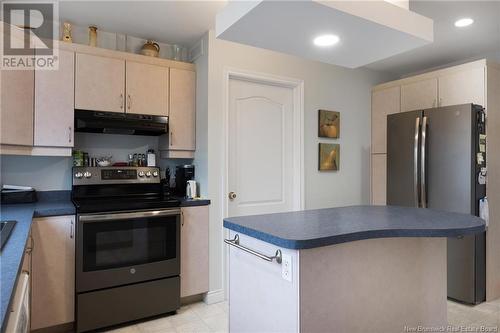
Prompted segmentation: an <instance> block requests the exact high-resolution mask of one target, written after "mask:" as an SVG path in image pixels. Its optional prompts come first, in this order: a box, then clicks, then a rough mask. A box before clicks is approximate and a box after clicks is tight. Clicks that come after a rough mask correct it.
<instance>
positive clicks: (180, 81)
mask: <svg viewBox="0 0 500 333" xmlns="http://www.w3.org/2000/svg"><path fill="white" fill-rule="evenodd" d="M195 101H196V73H195V72H193V71H190V70H184V69H177V68H171V69H170V108H169V137H168V146H167V147H166V149H167V150H171V151H190V152H193V151H194V150H195V149H196V102H195Z"/></svg>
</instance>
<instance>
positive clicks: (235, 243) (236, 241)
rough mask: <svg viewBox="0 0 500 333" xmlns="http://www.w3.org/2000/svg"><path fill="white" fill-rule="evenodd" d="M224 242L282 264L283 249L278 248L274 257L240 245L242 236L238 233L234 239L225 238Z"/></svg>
mask: <svg viewBox="0 0 500 333" xmlns="http://www.w3.org/2000/svg"><path fill="white" fill-rule="evenodd" d="M224 243H226V244H228V245H231V246H234V247H236V248H238V249H240V250H243V251H245V252H248V253H250V254H253V255H254V256H257V257H259V258H260V259H264V260H265V261H270V262H272V261H273V260H276V262H277V263H278V264H281V250H276V254H275V255H274V257H269V256H266V255H264V254H262V253H259V252H257V251H254V250H252V249H249V248H248V247H244V246H242V245H240V236H239V235H238V234H236V235H235V236H234V238H233V239H224Z"/></svg>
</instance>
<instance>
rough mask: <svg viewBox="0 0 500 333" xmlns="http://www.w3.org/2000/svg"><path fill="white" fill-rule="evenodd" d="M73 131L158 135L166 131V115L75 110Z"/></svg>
mask: <svg viewBox="0 0 500 333" xmlns="http://www.w3.org/2000/svg"><path fill="white" fill-rule="evenodd" d="M75 132H86V133H105V134H129V135H149V136H158V135H162V134H166V133H167V132H168V117H160V116H148V115H143V114H130V113H117V112H101V111H84V110H75Z"/></svg>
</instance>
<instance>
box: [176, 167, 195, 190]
mask: <svg viewBox="0 0 500 333" xmlns="http://www.w3.org/2000/svg"><path fill="white" fill-rule="evenodd" d="M188 180H194V165H192V164H185V165H178V166H176V168H175V194H176V195H178V196H181V197H185V196H186V195H187V193H186V188H187V182H188Z"/></svg>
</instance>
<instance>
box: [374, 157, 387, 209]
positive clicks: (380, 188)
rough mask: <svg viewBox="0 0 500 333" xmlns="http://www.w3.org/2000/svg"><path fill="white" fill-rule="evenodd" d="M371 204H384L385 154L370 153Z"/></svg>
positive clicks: (385, 188)
mask: <svg viewBox="0 0 500 333" xmlns="http://www.w3.org/2000/svg"><path fill="white" fill-rule="evenodd" d="M371 176H372V189H371V190H372V195H371V203H372V205H385V204H386V194H387V154H373V155H372V175H371Z"/></svg>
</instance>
